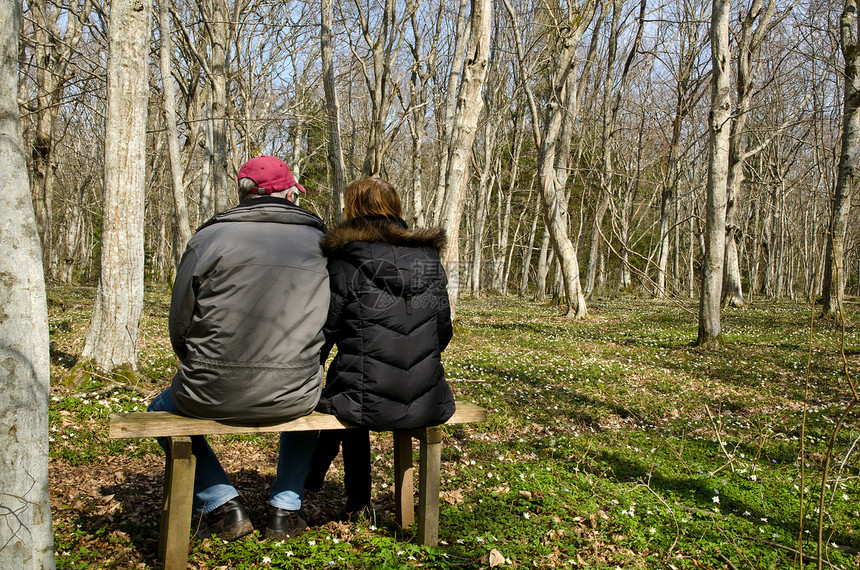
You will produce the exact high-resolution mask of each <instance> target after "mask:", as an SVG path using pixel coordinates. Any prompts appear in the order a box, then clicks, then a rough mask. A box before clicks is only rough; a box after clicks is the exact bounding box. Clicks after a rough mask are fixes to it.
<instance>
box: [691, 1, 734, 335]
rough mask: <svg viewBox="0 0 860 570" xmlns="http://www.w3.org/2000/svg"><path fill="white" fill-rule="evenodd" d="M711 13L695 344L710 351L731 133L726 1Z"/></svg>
mask: <svg viewBox="0 0 860 570" xmlns="http://www.w3.org/2000/svg"><path fill="white" fill-rule="evenodd" d="M712 6H713V7H712V13H711V63H712V75H711V112H710V115H709V117H708V129H709V131H710V144H709V147H710V156H709V160H708V186H707V199H706V203H705V236H704V237H705V255H704V260H703V261H704V263H703V266H702V291H701V296H700V300H699V334H698V340H697V342H696V344H697V345H698V346H700V347H703V348H714V347H717V346H719V345H720V344H721V343H722V336H721V335H722V329H721V326H720V293H721V285H722V278H723V260H724V256H725V241H726V229H725V226H726V185H727V182H728V174H729V173H728V168H729V135H730V133H731V94H730V90H729V79H730V77H729V76H730V69H729V65H730V59H731V53H730V52H729V8H730V1H729V0H713V4H712Z"/></svg>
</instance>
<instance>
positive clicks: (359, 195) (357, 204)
mask: <svg viewBox="0 0 860 570" xmlns="http://www.w3.org/2000/svg"><path fill="white" fill-rule="evenodd" d="M343 203H344V204H343V219H344V221H346V220H351V219H352V218H357V217H359V216H372V215H381V216H392V217H395V218H401V217H403V206H402V205H401V203H400V196H399V195H398V194H397V190H395V189H394V186H392V185H391V184H389V183H388V182H386V181H385V180H382V179H380V178H365V179H364V180H356V181H354V182H350V183H349V184H347V185H346V188H345V189H344V192H343Z"/></svg>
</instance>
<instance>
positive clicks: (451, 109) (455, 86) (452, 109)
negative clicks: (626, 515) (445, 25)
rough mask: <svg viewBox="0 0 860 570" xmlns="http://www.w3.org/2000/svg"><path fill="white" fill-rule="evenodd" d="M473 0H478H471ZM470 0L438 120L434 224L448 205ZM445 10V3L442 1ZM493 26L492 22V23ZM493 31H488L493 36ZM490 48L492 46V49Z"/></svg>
mask: <svg viewBox="0 0 860 570" xmlns="http://www.w3.org/2000/svg"><path fill="white" fill-rule="evenodd" d="M471 1H472V4H474V3H475V0H471ZM468 4H469V0H460V2H459V4H458V8H457V19H456V25H455V27H456V35H455V38H454V55H453V57H452V59H451V69H450V70H449V71H448V82H447V88H446V89H445V103H444V105H443V108H442V116H441V117H440V119H439V120H438V121H437V123H438V125H439V126H438V129H439V170H438V175H437V178H436V180H437V182H436V193H435V194H434V196H433V202H434V204H437V207H436V208H434V209H433V224H441V223H442V222H441V220H442V210H443V208H444V207H445V191H446V184H447V178H448V172H449V168H448V163H449V162H450V160H451V143H452V141H453V139H454V135H455V128H456V126H455V124H454V120H455V118H456V112H457V93H458V92H459V91H460V82H461V81H462V77H463V65H464V60H465V57H466V44H467V43H468V42H469V40H470V39H469V34H470V33H471V32H470V31H469V28H467V27H466V24H467V23H468V22H467V19H466V6H467V5H468ZM439 9H440V11H441V9H442V8H441V5H440V8H439ZM488 26H489V24H488ZM489 33H490V32H489V31H487V34H488V37H489ZM488 52H489V49H488Z"/></svg>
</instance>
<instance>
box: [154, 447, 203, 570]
mask: <svg viewBox="0 0 860 570" xmlns="http://www.w3.org/2000/svg"><path fill="white" fill-rule="evenodd" d="M196 463H197V461H196V459H195V457H194V455H193V454H192V453H191V438H190V437H187V436H185V437H168V438H167V463H166V464H165V469H164V501H163V503H162V508H161V536H160V540H159V545H158V557H159V558H161V560H162V561H163V562H164V570H185V568H186V566H187V560H188V546H189V529H190V528H191V507H192V502H193V500H194V467H195V465H196Z"/></svg>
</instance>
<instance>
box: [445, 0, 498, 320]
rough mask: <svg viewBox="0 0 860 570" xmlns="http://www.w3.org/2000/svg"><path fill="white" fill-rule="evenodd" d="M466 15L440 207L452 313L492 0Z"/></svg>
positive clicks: (476, 2)
mask: <svg viewBox="0 0 860 570" xmlns="http://www.w3.org/2000/svg"><path fill="white" fill-rule="evenodd" d="M471 6H472V12H471V15H470V16H469V28H470V31H469V43H468V48H467V49H466V55H467V60H466V65H465V67H464V68H463V69H464V72H463V79H462V81H461V82H460V92H459V95H458V100H457V111H456V113H455V118H454V122H453V125H454V136H453V138H452V141H451V148H450V157H449V160H448V171H447V173H446V176H445V180H446V182H445V204H444V207H443V208H442V220H441V222H442V227H443V228H444V229H445V232H446V233H447V235H448V247H447V248H446V250H445V256H444V261H443V264H444V266H445V272H446V273H447V276H448V290H449V293H450V295H449V297H450V301H451V313H452V315H455V314H456V302H457V301H456V298H457V294H458V289H459V278H460V275H459V267H458V265H459V255H460V248H459V240H460V221H461V220H462V218H463V206H464V205H465V193H466V187H467V186H468V172H469V159H470V157H471V155H472V143H473V142H474V140H475V134H476V130H477V125H478V118H479V117H480V115H481V109H482V108H483V104H484V102H483V99H482V98H481V91H482V90H483V87H484V81H485V79H486V77H487V67H488V65H489V54H490V30H491V20H492V2H490V0H472V1H471Z"/></svg>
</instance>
